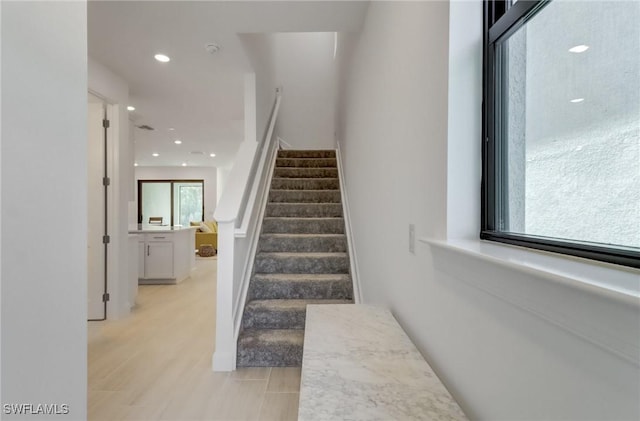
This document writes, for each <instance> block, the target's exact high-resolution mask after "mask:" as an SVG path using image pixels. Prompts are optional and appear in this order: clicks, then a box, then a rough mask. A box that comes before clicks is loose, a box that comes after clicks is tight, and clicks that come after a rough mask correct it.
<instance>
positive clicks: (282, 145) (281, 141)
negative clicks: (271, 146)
mask: <svg viewBox="0 0 640 421" xmlns="http://www.w3.org/2000/svg"><path fill="white" fill-rule="evenodd" d="M278 145H279V146H280V148H281V149H293V145H291V144H290V143H287V142H285V140H284V139H283V138H281V137H280V136H278Z"/></svg>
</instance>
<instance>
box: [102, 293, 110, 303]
mask: <svg viewBox="0 0 640 421" xmlns="http://www.w3.org/2000/svg"><path fill="white" fill-rule="evenodd" d="M107 301H109V293H105V294H102V302H103V303H106V302H107Z"/></svg>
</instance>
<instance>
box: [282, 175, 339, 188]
mask: <svg viewBox="0 0 640 421" xmlns="http://www.w3.org/2000/svg"><path fill="white" fill-rule="evenodd" d="M271 188H272V189H276V190H338V189H339V188H340V181H339V180H338V179H337V178H293V177H274V178H273V179H271Z"/></svg>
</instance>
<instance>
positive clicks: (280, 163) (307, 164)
mask: <svg viewBox="0 0 640 421" xmlns="http://www.w3.org/2000/svg"><path fill="white" fill-rule="evenodd" d="M276 167H302V168H335V167H337V161H336V159H335V158H317V159H315V158H305V159H298V158H276Z"/></svg>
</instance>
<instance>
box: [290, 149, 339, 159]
mask: <svg viewBox="0 0 640 421" xmlns="http://www.w3.org/2000/svg"><path fill="white" fill-rule="evenodd" d="M335 157H336V151H332V150H328V151H306V150H297V151H296V150H292V149H284V150H280V151H278V158H335Z"/></svg>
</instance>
